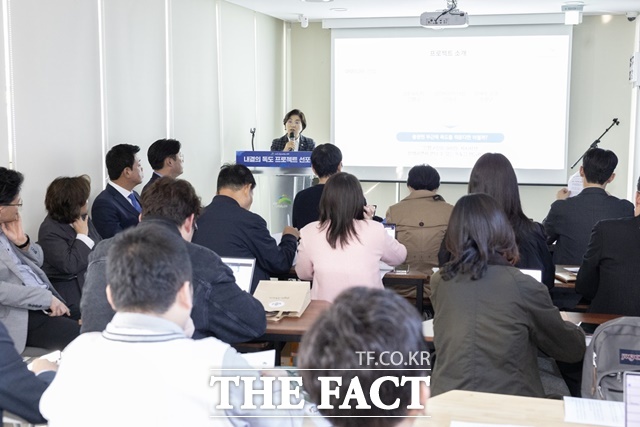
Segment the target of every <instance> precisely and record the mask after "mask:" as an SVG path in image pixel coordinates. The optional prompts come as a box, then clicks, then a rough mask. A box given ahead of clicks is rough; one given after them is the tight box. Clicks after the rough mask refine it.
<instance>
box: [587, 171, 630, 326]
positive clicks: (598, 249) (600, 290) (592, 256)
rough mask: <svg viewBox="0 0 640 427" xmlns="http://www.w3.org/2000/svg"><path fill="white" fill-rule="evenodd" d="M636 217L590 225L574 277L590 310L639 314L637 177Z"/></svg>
mask: <svg viewBox="0 0 640 427" xmlns="http://www.w3.org/2000/svg"><path fill="white" fill-rule="evenodd" d="M636 190H637V191H636V207H635V215H636V216H635V217H631V218H619V219H609V220H604V221H600V222H598V223H597V224H596V226H595V227H594V228H593V233H592V234H591V240H590V241H589V246H588V247H587V252H586V253H585V254H584V261H582V265H581V266H580V271H579V272H578V278H577V280H576V292H578V293H579V294H581V295H582V296H583V297H585V298H587V299H590V300H591V305H590V306H589V310H588V311H590V312H592V313H612V314H621V315H623V316H640V286H639V285H638V280H639V278H640V263H639V262H638V259H640V216H639V215H640V180H638V185H637V188H636Z"/></svg>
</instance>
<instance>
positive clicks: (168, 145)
mask: <svg viewBox="0 0 640 427" xmlns="http://www.w3.org/2000/svg"><path fill="white" fill-rule="evenodd" d="M180 148H181V145H180V141H178V140H176V139H167V138H165V139H159V140H157V141H156V142H154V143H153V144H151V146H150V147H149V150H147V160H149V164H150V165H151V169H153V173H151V179H149V182H147V183H146V184H145V185H144V187H143V188H142V192H143V193H144V191H145V190H146V189H147V188H148V187H149V186H150V185H151V184H152V183H153V182H154V181H155V180H156V179H158V178H160V177H163V176H168V177H170V178H177V177H179V176H180V175H182V172H183V171H184V155H183V154H182V153H181V152H180Z"/></svg>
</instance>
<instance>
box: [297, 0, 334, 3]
mask: <svg viewBox="0 0 640 427" xmlns="http://www.w3.org/2000/svg"><path fill="white" fill-rule="evenodd" d="M300 1H303V2H305V3H329V2H332V1H333V0H300Z"/></svg>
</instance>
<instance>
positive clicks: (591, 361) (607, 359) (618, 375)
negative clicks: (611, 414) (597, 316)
mask: <svg viewBox="0 0 640 427" xmlns="http://www.w3.org/2000/svg"><path fill="white" fill-rule="evenodd" d="M628 371H632V372H635V371H640V317H620V318H617V319H614V320H610V321H608V322H605V323H603V324H602V325H600V326H598V328H597V329H596V330H595V332H594V333H593V337H592V338H591V342H590V343H589V345H588V346H587V351H586V353H585V355H584V363H583V366H582V397H586V398H589V399H599V400H614V401H618V402H622V401H623V397H624V394H623V390H624V387H623V385H624V383H623V375H624V373H625V372H628Z"/></svg>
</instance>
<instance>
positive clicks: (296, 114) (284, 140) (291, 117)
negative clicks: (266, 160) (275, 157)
mask: <svg viewBox="0 0 640 427" xmlns="http://www.w3.org/2000/svg"><path fill="white" fill-rule="evenodd" d="M282 124H284V130H285V131H286V133H285V134H284V136H282V137H280V138H276V139H274V140H273V141H272V142H271V151H313V148H314V147H315V145H316V144H315V142H313V139H311V138H307V137H306V136H304V135H302V131H303V130H305V129H306V128H307V119H306V118H305V116H304V113H303V112H302V111H300V110H297V109H295V110H291V111H289V112H288V113H287V114H286V115H285V116H284V120H283V121H282Z"/></svg>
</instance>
